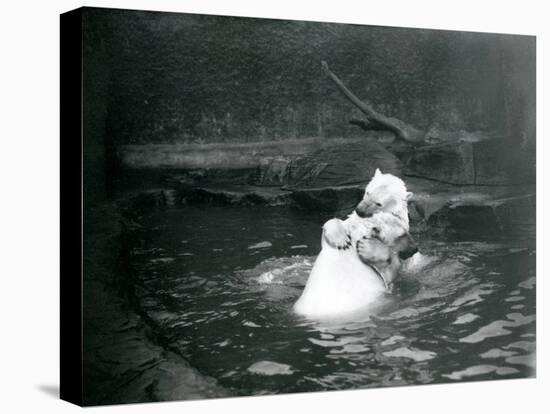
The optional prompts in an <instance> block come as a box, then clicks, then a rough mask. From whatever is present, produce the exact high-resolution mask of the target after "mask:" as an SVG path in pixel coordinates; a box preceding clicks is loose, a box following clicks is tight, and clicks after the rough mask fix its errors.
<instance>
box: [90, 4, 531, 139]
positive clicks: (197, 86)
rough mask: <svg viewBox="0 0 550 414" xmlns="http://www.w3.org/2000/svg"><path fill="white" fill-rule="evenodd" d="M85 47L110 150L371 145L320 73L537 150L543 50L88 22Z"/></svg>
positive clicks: (399, 35) (474, 38) (292, 27)
mask: <svg viewBox="0 0 550 414" xmlns="http://www.w3.org/2000/svg"><path fill="white" fill-rule="evenodd" d="M84 46H85V53H84V67H85V75H87V76H85V82H87V83H85V85H88V89H87V91H88V96H87V99H86V102H87V104H88V105H90V106H91V108H90V112H89V116H88V118H89V119H90V120H91V121H92V122H95V124H94V127H95V128H97V130H96V132H97V133H99V134H105V135H107V136H108V140H109V142H111V143H112V144H113V145H117V144H130V143H132V144H140V143H186V142H224V141H229V142H243V141H265V140H273V139H287V138H301V137H317V136H321V137H347V136H360V135H361V134H362V131H361V129H359V128H357V127H356V126H352V125H349V124H348V120H349V119H350V117H352V116H359V113H358V112H355V111H356V110H355V109H354V108H353V107H352V106H351V105H350V104H349V103H348V102H347V101H345V100H344V99H343V98H342V97H341V96H339V94H338V91H337V90H336V88H335V87H334V85H333V84H331V82H330V81H329V80H328V78H327V77H326V75H324V74H323V73H322V71H321V64H320V62H321V61H322V60H326V61H327V62H328V63H329V65H330V68H331V70H333V71H334V72H335V73H336V74H337V75H338V76H339V77H340V78H341V79H342V80H343V81H344V82H345V83H346V84H347V85H348V87H349V88H350V89H351V90H352V91H354V92H355V93H356V94H357V95H358V96H359V98H361V99H365V100H368V101H370V102H371V103H372V104H374V106H375V108H376V109H378V110H379V111H381V112H383V113H385V114H386V115H391V116H395V117H398V118H400V119H402V120H403V121H406V122H408V123H411V124H413V125H415V126H417V127H419V128H421V129H424V130H427V129H429V128H433V127H436V128H438V129H440V130H452V131H459V130H467V131H486V132H489V133H494V134H497V135H501V136H510V135H513V136H517V137H518V139H520V137H521V139H523V140H529V141H533V142H534V136H535V131H534V128H535V123H534V117H535V38H534V37H532V36H517V35H500V34H484V33H470V32H453V31H442V30H423V29H405V28H394V27H377V26H362V25H346V24H332V23H318V22H303V21H286V20H270V19H250V18H238V17H220V16H206V15H192V14H179V13H155V12H142V11H122V10H109V9H85V13H84ZM85 92H86V89H85Z"/></svg>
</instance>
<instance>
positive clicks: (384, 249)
mask: <svg viewBox="0 0 550 414" xmlns="http://www.w3.org/2000/svg"><path fill="white" fill-rule="evenodd" d="M336 220H338V219H333V220H329V221H328V222H327V223H325V225H324V226H323V237H322V239H321V246H322V247H321V252H320V253H319V256H317V259H316V261H315V264H314V265H313V268H312V270H311V273H310V275H309V278H308V281H307V283H306V286H305V288H304V291H303V292H302V295H301V296H300V298H299V299H298V301H297V302H296V303H295V304H294V311H295V312H296V313H298V314H300V315H303V316H306V317H310V318H326V317H335V316H340V315H343V314H347V313H351V312H355V311H357V310H360V309H362V308H365V307H366V306H368V305H369V304H371V303H373V302H374V301H375V300H376V299H377V298H379V297H380V296H381V295H383V294H384V293H385V292H387V291H388V289H389V286H390V285H391V283H392V282H393V280H394V278H395V275H396V274H397V271H398V270H399V268H400V256H401V257H404V256H408V255H411V254H413V253H414V252H416V251H417V249H416V244H415V243H414V241H413V240H412V238H411V236H410V235H409V233H408V231H407V230H406V229H405V226H404V225H403V223H402V221H401V220H400V219H399V218H398V217H397V216H395V215H394V214H392V213H387V212H378V213H376V214H374V215H372V216H371V217H369V218H361V217H359V216H358V215H355V216H350V217H349V218H348V219H347V220H346V221H344V222H342V221H341V220H338V221H336ZM334 226H343V227H344V228H345V233H346V235H347V237H348V239H349V240H348V241H346V244H345V246H344V247H340V248H335V247H333V245H331V244H329V243H328V241H327V238H326V237H325V233H326V232H327V231H332V230H333V227H334Z"/></svg>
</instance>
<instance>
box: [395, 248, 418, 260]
mask: <svg viewBox="0 0 550 414" xmlns="http://www.w3.org/2000/svg"><path fill="white" fill-rule="evenodd" d="M416 252H418V247H417V246H414V245H413V246H411V247H409V248H407V249H405V250H401V251H400V252H399V258H400V259H401V260H406V259H408V258H409V257H411V256H412V255H414V254H415V253H416Z"/></svg>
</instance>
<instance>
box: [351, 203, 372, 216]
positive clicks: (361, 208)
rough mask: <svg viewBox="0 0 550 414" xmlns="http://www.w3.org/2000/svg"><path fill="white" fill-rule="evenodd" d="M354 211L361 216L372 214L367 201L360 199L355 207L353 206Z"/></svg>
mask: <svg viewBox="0 0 550 414" xmlns="http://www.w3.org/2000/svg"><path fill="white" fill-rule="evenodd" d="M355 213H356V214H357V215H358V216H359V217H361V218H368V217H371V216H372V215H373V211H372V209H371V208H369V205H368V203H365V202H364V201H361V202H360V203H359V204H358V205H357V207H355Z"/></svg>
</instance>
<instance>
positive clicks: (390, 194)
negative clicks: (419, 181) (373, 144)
mask: <svg viewBox="0 0 550 414" xmlns="http://www.w3.org/2000/svg"><path fill="white" fill-rule="evenodd" d="M412 195H413V194H412V193H411V192H409V191H407V187H406V186H405V183H404V182H403V180H401V179H400V178H399V177H396V176H395V175H392V174H383V173H382V172H381V171H380V169H378V168H377V169H376V171H375V173H374V177H373V178H372V179H371V180H370V182H369V183H368V184H367V186H366V188H365V194H364V195H363V199H362V200H361V202H360V203H359V204H358V205H357V207H356V208H355V211H353V212H352V213H351V214H350V215H349V216H348V218H347V219H346V220H345V221H342V220H339V219H333V220H330V225H329V226H328V227H327V228H326V229H325V232H324V233H323V237H324V239H325V241H326V242H327V243H328V244H329V245H331V246H333V247H334V248H337V249H347V248H349V247H350V237H349V234H348V232H347V230H348V226H347V225H346V224H345V223H346V222H347V221H348V220H356V219H357V217H362V218H365V217H370V216H372V215H373V214H374V213H376V212H379V211H384V212H387V213H391V214H393V215H394V216H396V217H397V218H398V219H399V220H400V221H401V223H402V225H403V226H404V228H405V230H406V231H409V210H408V208H407V203H408V200H409V199H410V198H411V197H412Z"/></svg>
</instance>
